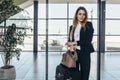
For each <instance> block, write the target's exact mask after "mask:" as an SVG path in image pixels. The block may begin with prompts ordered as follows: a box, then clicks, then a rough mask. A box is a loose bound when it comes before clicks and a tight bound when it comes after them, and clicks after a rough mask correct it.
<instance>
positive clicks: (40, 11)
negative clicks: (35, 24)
mask: <svg viewBox="0 0 120 80" xmlns="http://www.w3.org/2000/svg"><path fill="white" fill-rule="evenodd" d="M38 18H46V4H39V5H38Z"/></svg>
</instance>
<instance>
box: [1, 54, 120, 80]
mask: <svg viewBox="0 0 120 80" xmlns="http://www.w3.org/2000/svg"><path fill="white" fill-rule="evenodd" d="M61 56H62V55H61V54H60V53H57V52H50V53H49V57H48V62H49V65H48V79H49V80H55V68H56V66H57V65H58V64H59V63H60V61H61ZM45 58H46V56H45V53H44V52H39V53H38V55H37V59H36V60H35V59H34V56H33V53H32V52H22V53H21V56H20V60H19V61H17V60H16V58H14V59H13V61H12V64H13V65H15V68H16V80H45V78H46V73H45V72H46V70H45V68H46V66H45V65H46V64H45V62H46V61H45ZM91 60H92V63H91V73H90V79H89V80H96V73H97V72H96V66H97V65H96V63H97V54H96V53H93V54H92V55H91ZM119 60H120V53H117V54H114V53H112V52H111V53H106V55H105V62H104V64H105V65H104V72H103V75H104V76H103V79H102V80H120V75H119V74H120V62H119ZM2 65H3V64H2V61H1V58H0V66H2Z"/></svg>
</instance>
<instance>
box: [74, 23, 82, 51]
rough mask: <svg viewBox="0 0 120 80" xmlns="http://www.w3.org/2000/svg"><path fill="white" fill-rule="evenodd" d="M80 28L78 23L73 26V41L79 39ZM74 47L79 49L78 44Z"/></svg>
mask: <svg viewBox="0 0 120 80" xmlns="http://www.w3.org/2000/svg"><path fill="white" fill-rule="evenodd" d="M80 30H81V24H80V23H78V24H77V27H76V28H75V31H74V40H75V41H79V40H80ZM76 49H79V50H80V46H77V45H76Z"/></svg>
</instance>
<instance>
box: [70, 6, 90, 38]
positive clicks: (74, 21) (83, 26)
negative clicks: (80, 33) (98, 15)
mask: <svg viewBox="0 0 120 80" xmlns="http://www.w3.org/2000/svg"><path fill="white" fill-rule="evenodd" d="M79 10H84V11H85V19H84V20H83V21H82V22H81V27H82V28H85V24H86V22H87V19H88V13H87V10H86V9H85V8H84V7H78V9H77V10H76V13H75V16H74V19H73V26H72V31H71V33H70V38H72V35H73V32H74V30H75V28H76V26H77V24H78V19H77V14H78V12H79Z"/></svg>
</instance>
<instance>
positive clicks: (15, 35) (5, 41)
mask: <svg viewBox="0 0 120 80" xmlns="http://www.w3.org/2000/svg"><path fill="white" fill-rule="evenodd" d="M25 31H26V30H25V28H22V29H17V28H16V25H15V24H12V25H11V26H8V28H7V31H6V33H5V35H4V36H3V38H2V43H1V46H2V47H3V48H4V53H2V54H1V55H2V60H3V63H4V68H9V66H10V61H11V59H12V58H13V57H16V58H17V60H19V57H20V51H21V49H20V48H18V47H17V46H18V45H23V41H24V37H25V35H26V32H25Z"/></svg>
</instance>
